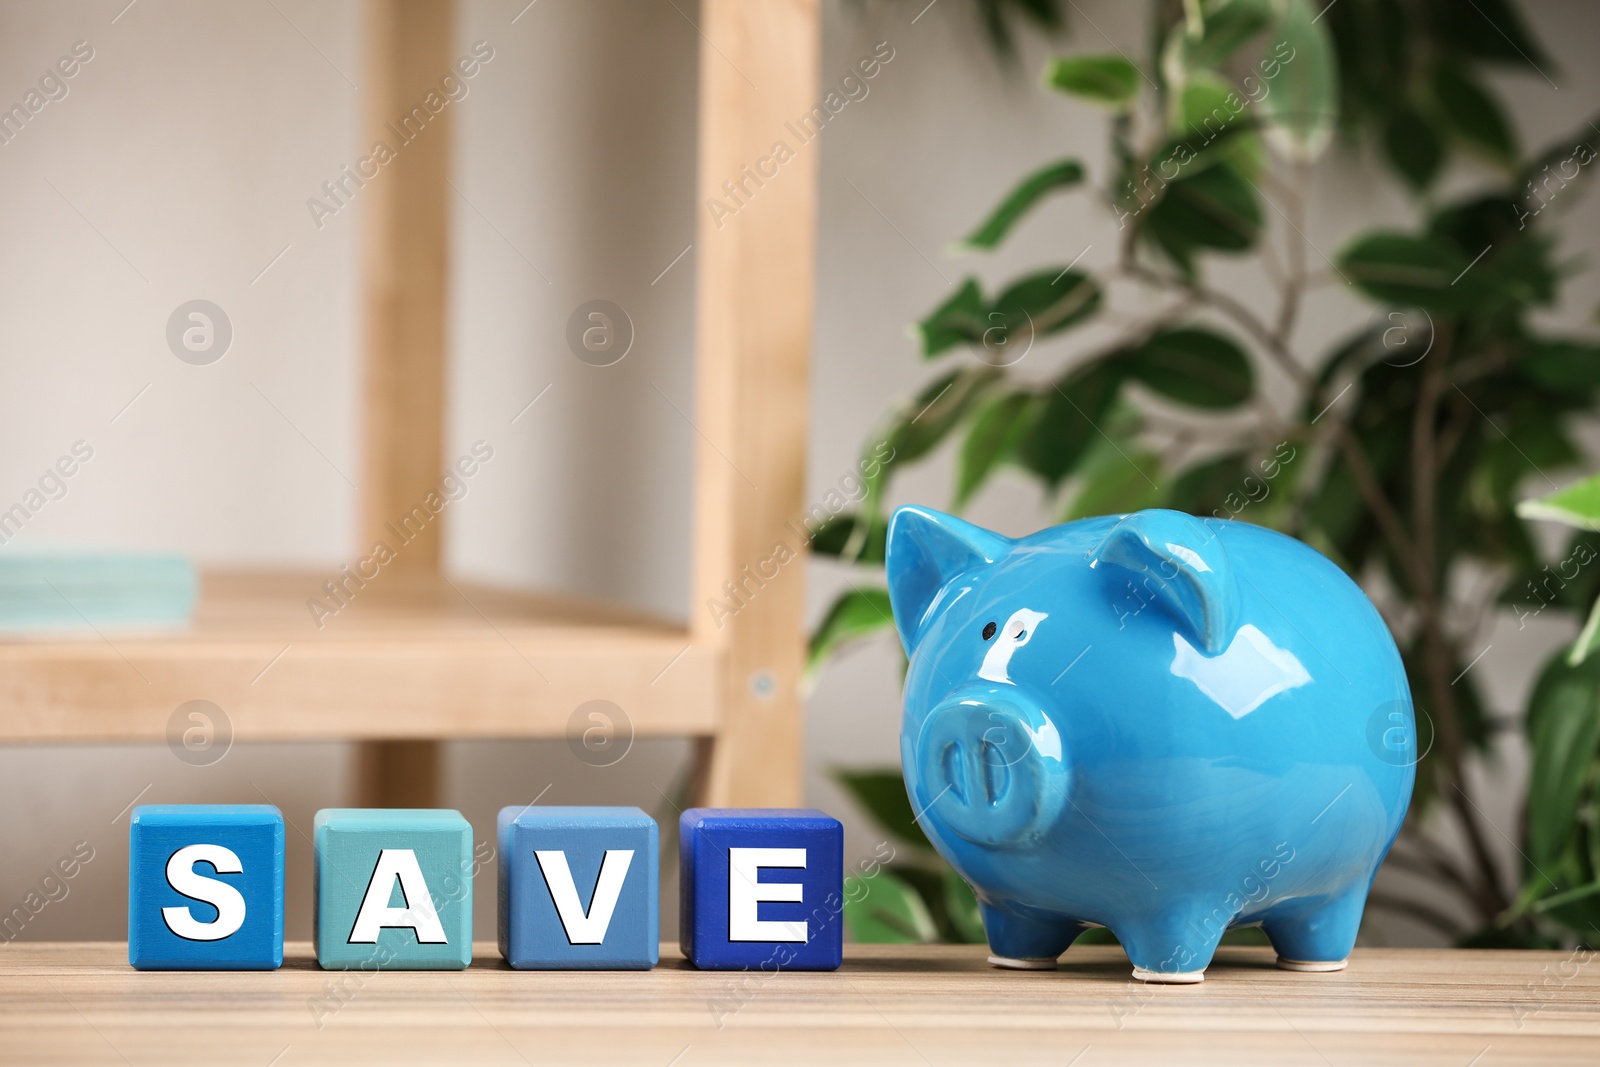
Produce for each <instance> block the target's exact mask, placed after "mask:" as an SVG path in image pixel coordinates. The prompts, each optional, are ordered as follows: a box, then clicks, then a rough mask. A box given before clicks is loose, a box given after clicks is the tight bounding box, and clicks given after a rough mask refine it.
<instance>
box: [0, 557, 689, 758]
mask: <svg viewBox="0 0 1600 1067" xmlns="http://www.w3.org/2000/svg"><path fill="white" fill-rule="evenodd" d="M327 578H328V575H326V574H309V573H307V574H245V573H231V572H220V573H210V574H207V575H205V576H204V577H203V578H202V583H201V600H200V605H199V609H198V611H197V613H196V618H195V622H194V624H193V626H192V627H190V628H189V629H187V630H185V631H183V632H178V633H156V634H151V633H143V634H140V633H123V632H116V631H107V632H105V633H104V634H103V635H96V634H93V633H90V634H86V635H83V636H81V637H79V636H73V637H70V638H62V637H59V636H51V637H44V638H31V639H11V640H7V641H5V642H3V643H0V741H8V742H14V741H80V740H81V741H91V740H92V741H159V740H164V739H165V738H166V736H167V722H168V719H169V718H170V717H171V715H172V712H173V710H174V709H175V708H177V707H178V705H180V704H182V703H184V702H186V701H189V700H197V699H199V700H209V701H211V702H213V703H215V704H216V705H218V706H219V707H220V708H222V709H223V711H224V712H226V713H227V715H228V718H229V720H230V721H231V723H232V726H233V731H234V739H235V740H236V741H307V740H364V739H385V740H395V739H411V738H436V739H447V738H471V737H561V736H565V734H566V731H567V724H568V719H569V718H570V716H571V715H572V712H573V711H574V710H575V709H576V708H577V707H578V706H579V705H580V704H582V703H584V702H585V701H588V700H593V699H603V700H609V701H611V702H613V703H615V704H616V705H617V706H618V707H620V708H622V709H623V711H624V712H625V713H626V715H627V716H628V719H629V720H630V721H631V723H632V727H633V729H634V731H635V733H636V735H639V736H652V735H653V736H664V735H672V736H686V735H690V736H704V735H709V734H711V733H713V732H714V730H715V728H716V725H717V721H718V719H717V704H716V685H715V675H714V669H715V667H716V655H715V653H714V652H712V651H711V650H708V649H703V648H698V647H695V646H693V645H691V644H690V639H689V634H688V632H687V631H686V630H685V629H684V628H683V627H681V626H674V625H671V624H667V623H662V622H660V621H656V620H651V619H649V618H645V617H640V616H636V615H629V614H626V613H623V612H619V611H616V610H610V609H607V608H604V607H600V606H596V605H593V604H586V603H583V602H579V601H566V600H560V599H552V598H542V597H533V596H526V595H520V594H515V593H510V592H506V591H504V590H495V589H488V588H484V587H480V586H472V585H468V584H465V583H460V582H456V583H453V584H452V582H451V581H450V580H448V579H445V578H440V577H436V576H431V575H428V574H423V575H406V574H394V575H391V574H388V573H382V572H380V574H379V576H378V577H377V578H376V579H374V580H373V581H371V582H369V583H368V584H367V586H366V587H365V588H364V589H362V590H360V591H359V592H357V593H356V594H355V596H354V597H352V598H351V599H350V602H349V604H348V606H347V607H345V608H343V609H341V610H340V611H339V612H338V614H336V615H333V616H331V617H325V618H323V619H322V620H321V622H322V625H321V628H320V629H319V627H318V625H317V620H316V619H315V617H314V615H313V613H312V611H311V610H310V609H309V608H308V607H307V600H308V599H311V598H314V597H318V596H319V595H322V599H323V600H324V602H326V603H330V604H331V603H332V601H329V600H328V599H327V598H326V596H325V595H323V590H322V583H323V582H324V581H326V580H327Z"/></svg>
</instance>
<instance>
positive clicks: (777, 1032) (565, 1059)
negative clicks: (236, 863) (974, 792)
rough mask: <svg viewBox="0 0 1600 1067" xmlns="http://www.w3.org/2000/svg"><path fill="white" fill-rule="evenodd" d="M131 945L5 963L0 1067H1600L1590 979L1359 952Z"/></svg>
mask: <svg viewBox="0 0 1600 1067" xmlns="http://www.w3.org/2000/svg"><path fill="white" fill-rule="evenodd" d="M126 952H127V950H126V946H124V945H122V944H121V943H91V942H81V943H57V944H42V943H41V944H28V943H19V942H14V943H11V944H9V945H3V946H0V1062H3V1063H28V1064H40V1063H50V1064H67V1063H107V1064H140V1065H142V1064H157V1063H206V1064H254V1065H257V1067H266V1065H268V1064H271V1065H273V1067H294V1065H298V1064H310V1063H363V1064H366V1063H371V1064H399V1063H427V1064H439V1063H450V1062H471V1063H492V1064H512V1065H515V1064H523V1063H527V1064H545V1063H585V1064H588V1063H594V1064H599V1063H629V1064H643V1065H645V1067H669V1065H671V1067H695V1065H698V1064H709V1063H737V1064H764V1063H802V1062H803V1063H816V1062H823V1063H828V1064H830V1065H832V1064H844V1063H872V1064H910V1065H914V1067H915V1065H923V1064H928V1065H941V1067H942V1065H944V1064H969V1063H996V1062H999V1061H1000V1060H1001V1059H1002V1058H1003V1059H1004V1060H1005V1061H1006V1062H1007V1063H1008V1064H1009V1063H1015V1064H1031V1063H1040V1064H1054V1065H1056V1067H1066V1065H1069V1064H1070V1065H1072V1067H1101V1065H1105V1064H1149V1063H1159V1064H1163V1065H1165V1064H1212V1063H1215V1064H1228V1065H1235V1064H1272V1065H1274V1067H1290V1065H1296V1064H1309V1065H1317V1067H1326V1065H1341V1067H1342V1065H1344V1064H1352V1065H1354V1064H1361V1065H1368V1064H1383V1063H1406V1064H1429V1065H1434V1064H1437V1065H1439V1067H1469V1065H1470V1067H1496V1065H1509V1064H1518V1065H1520V1064H1529V1063H1561V1064H1584V1065H1587V1067H1593V1065H1594V1064H1597V1063H1600V958H1596V957H1595V956H1593V955H1584V954H1581V953H1579V954H1565V953H1554V952H1551V953H1542V952H1465V951H1423V950H1416V949H1362V950H1358V951H1357V953H1356V955H1355V957H1354V958H1353V959H1352V961H1351V964H1350V967H1349V969H1348V970H1346V971H1343V972H1340V973H1336V974H1295V973H1290V972H1287V971H1280V970H1278V969H1276V968H1275V967H1274V966H1273V965H1272V956H1271V954H1270V952H1269V951H1268V950H1266V949H1253V948H1252V949H1244V948H1238V949H1223V950H1222V951H1221V952H1220V953H1219V955H1218V958H1217V961H1216V962H1215V963H1214V964H1213V965H1212V968H1211V970H1210V972H1209V977H1208V978H1207V980H1206V981H1205V982H1204V983H1202V984H1200V985H1196V986H1145V985H1142V984H1139V983H1136V982H1133V981H1131V980H1130V977H1129V967H1128V963H1127V960H1126V958H1125V957H1124V956H1123V955H1122V953H1121V950H1119V949H1117V948H1114V947H1113V948H1095V947H1081V948H1077V949H1073V950H1072V951H1071V952H1069V953H1068V954H1067V955H1066V956H1065V957H1064V958H1063V963H1062V966H1061V968H1060V969H1059V970H1056V971H1053V972H1026V971H997V970H995V969H993V968H991V967H989V966H987V965H986V964H985V962H984V955H985V950H984V949H982V948H981V947H977V946H926V947H920V946H919V947H903V946H887V945H884V946H876V945H852V946H847V948H846V950H845V963H844V967H843V968H841V969H840V970H838V971H835V972H832V973H810V974H807V973H782V974H775V975H767V974H762V973H759V972H758V973H755V974H728V973H715V972H702V971H696V970H694V969H692V968H691V967H689V966H688V965H687V964H686V963H684V962H683V960H682V959H681V957H679V956H678V954H677V952H676V950H675V949H669V948H668V947H666V946H663V950H662V962H661V965H660V966H659V967H657V968H656V969H655V970H653V971H645V972H620V971H616V972H588V973H584V972H530V971H511V970H508V969H506V967H505V965H504V964H503V963H502V962H501V961H500V958H499V955H498V954H497V953H496V952H495V950H494V946H493V945H491V944H488V943H481V944H479V945H478V946H477V947H476V953H477V960H478V962H476V963H475V964H474V965H473V966H472V967H471V968H470V969H469V970H466V971H458V972H424V971H392V972H387V973H380V974H375V975H362V974H359V973H356V974H341V973H337V972H329V971H323V970H321V969H319V968H318V967H317V965H316V962H315V959H314V958H313V956H312V952H311V947H310V946H309V945H308V944H305V943H294V944H290V945H289V946H288V951H287V953H286V958H285V962H284V967H283V969H282V970H280V971H272V972H247V973H225V972H211V973H195V972H143V973H141V972H135V971H133V970H131V969H130V968H129V967H128V965H127V955H126Z"/></svg>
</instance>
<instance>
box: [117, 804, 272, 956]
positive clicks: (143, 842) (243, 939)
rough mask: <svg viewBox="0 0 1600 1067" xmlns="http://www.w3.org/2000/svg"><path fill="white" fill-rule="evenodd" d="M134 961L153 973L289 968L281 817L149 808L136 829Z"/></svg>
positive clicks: (245, 810) (131, 868)
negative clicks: (286, 965) (285, 957)
mask: <svg viewBox="0 0 1600 1067" xmlns="http://www.w3.org/2000/svg"><path fill="white" fill-rule="evenodd" d="M128 962H129V963H131V964H133V966H135V967H137V968H139V969H140V970H145V971H206V970H227V971H253V970H261V971H270V970H275V969H276V968H278V967H280V966H282V965H283V814H282V813H281V812H279V811H278V809H277V808H275V807H272V806H271V805H269V804H147V805H143V806H141V807H137V808H134V809H133V818H132V819H131V820H130V825H129V830H128Z"/></svg>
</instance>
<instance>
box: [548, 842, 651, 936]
mask: <svg viewBox="0 0 1600 1067" xmlns="http://www.w3.org/2000/svg"><path fill="white" fill-rule="evenodd" d="M534 855H535V856H538V857H539V870H541V871H543V872H544V883H545V885H546V886H547V887H549V889H550V899H551V900H552V901H554V902H555V906H556V914H558V915H560V916H561V926H562V928H563V929H564V930H565V931H566V934H567V944H569V945H598V944H601V943H602V942H604V941H605V939H606V930H607V929H608V928H609V927H610V926H611V913H612V912H614V911H616V910H617V900H618V898H619V897H621V896H622V882H623V880H624V879H625V878H627V877H628V867H629V866H630V865H631V864H632V863H633V849H631V848H625V849H616V848H608V849H606V856H605V859H603V860H601V861H600V880H599V881H598V882H596V883H595V887H594V897H593V898H592V899H591V900H590V901H589V912H588V914H587V915H586V914H584V911H583V905H582V904H580V903H579V902H578V887H577V885H576V884H574V882H573V880H572V869H571V868H570V867H568V866H567V854H566V853H565V852H561V851H557V850H553V849H552V850H548V851H546V850H538V851H535V852H534ZM651 906H652V907H653V906H654V902H653V901H652V902H651Z"/></svg>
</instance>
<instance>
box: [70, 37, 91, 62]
mask: <svg viewBox="0 0 1600 1067" xmlns="http://www.w3.org/2000/svg"><path fill="white" fill-rule="evenodd" d="M72 54H73V55H74V56H76V57H78V59H79V60H81V61H82V62H84V63H87V62H89V60H91V59H93V58H94V45H92V44H90V43H89V42H88V41H79V42H78V43H77V44H75V45H73V46H72Z"/></svg>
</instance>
